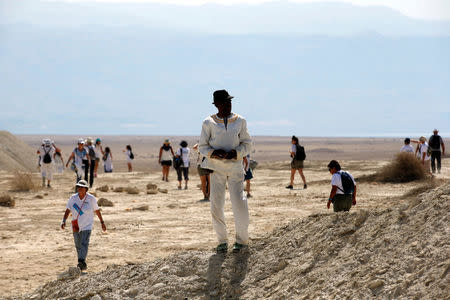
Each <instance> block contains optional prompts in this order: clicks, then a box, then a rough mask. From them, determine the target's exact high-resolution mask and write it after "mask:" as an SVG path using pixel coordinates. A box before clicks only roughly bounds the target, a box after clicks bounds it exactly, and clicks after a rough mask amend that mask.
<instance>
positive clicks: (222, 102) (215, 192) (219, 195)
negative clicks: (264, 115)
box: [199, 90, 252, 253]
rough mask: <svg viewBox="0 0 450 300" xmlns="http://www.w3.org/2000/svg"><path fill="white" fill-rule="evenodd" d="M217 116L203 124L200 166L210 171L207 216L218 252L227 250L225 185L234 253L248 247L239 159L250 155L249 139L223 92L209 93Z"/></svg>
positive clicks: (242, 122)
mask: <svg viewBox="0 0 450 300" xmlns="http://www.w3.org/2000/svg"><path fill="white" fill-rule="evenodd" d="M213 99H214V102H213V104H214V106H215V107H216V108H217V110H218V112H217V114H214V115H212V116H209V117H207V118H206V119H205V120H204V121H203V125H202V132H201V135H200V141H199V149H200V153H201V154H202V155H203V156H204V157H205V160H204V161H203V162H202V164H201V167H202V168H205V169H209V170H212V171H213V173H212V174H211V194H210V200H211V214H212V223H213V228H214V230H215V231H216V235H217V239H218V241H219V245H218V246H217V248H216V251H217V252H218V253H225V252H227V251H228V238H227V227H226V225H225V214H224V204H225V190H226V183H227V182H228V190H229V193H230V200H231V204H232V207H233V216H234V220H235V227H236V242H235V243H234V246H233V252H235V253H238V252H240V251H242V250H245V249H246V248H247V247H248V246H247V245H248V225H249V213H248V204H247V198H245V197H244V195H243V191H244V174H245V172H244V167H243V164H242V162H243V158H244V157H245V156H246V155H247V154H249V153H250V149H251V142H252V140H251V137H250V134H249V133H248V129H247V121H246V120H245V119H244V118H243V117H241V116H240V115H238V114H235V113H232V112H231V108H232V105H231V99H233V97H232V96H230V95H229V94H228V92H227V91H226V90H218V91H215V92H214V93H213Z"/></svg>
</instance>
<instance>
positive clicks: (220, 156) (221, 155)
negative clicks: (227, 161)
mask: <svg viewBox="0 0 450 300" xmlns="http://www.w3.org/2000/svg"><path fill="white" fill-rule="evenodd" d="M226 156H227V152H226V151H225V150H223V149H218V150H214V151H213V153H212V154H211V158H215V159H224V158H225V157H226Z"/></svg>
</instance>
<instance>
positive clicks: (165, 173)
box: [158, 139, 175, 181]
mask: <svg viewBox="0 0 450 300" xmlns="http://www.w3.org/2000/svg"><path fill="white" fill-rule="evenodd" d="M174 155H175V154H174V153H173V149H172V146H170V141H169V140H168V139H166V140H165V141H164V144H163V145H162V146H161V148H160V149H159V158H158V162H159V163H160V164H161V166H162V180H163V181H169V171H170V167H171V166H172V157H174Z"/></svg>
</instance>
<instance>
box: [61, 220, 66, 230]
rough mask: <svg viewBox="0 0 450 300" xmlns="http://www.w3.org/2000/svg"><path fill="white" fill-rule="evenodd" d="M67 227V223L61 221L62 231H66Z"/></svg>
mask: <svg viewBox="0 0 450 300" xmlns="http://www.w3.org/2000/svg"><path fill="white" fill-rule="evenodd" d="M65 227H66V221H61V229H62V230H64V228H65Z"/></svg>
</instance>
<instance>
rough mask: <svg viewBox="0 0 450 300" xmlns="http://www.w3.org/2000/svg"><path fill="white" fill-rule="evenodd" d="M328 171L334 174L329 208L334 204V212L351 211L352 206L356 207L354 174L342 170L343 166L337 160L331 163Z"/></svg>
mask: <svg viewBox="0 0 450 300" xmlns="http://www.w3.org/2000/svg"><path fill="white" fill-rule="evenodd" d="M328 170H329V171H330V173H331V174H332V177H331V192H330V197H329V198H328V203H327V208H328V209H329V208H330V205H331V203H333V210H334V211H335V212H338V211H349V210H350V208H351V207H352V205H356V181H355V179H354V178H353V176H352V174H350V173H349V172H345V171H342V170H341V165H340V164H339V162H337V161H336V160H332V161H330V163H329V164H328Z"/></svg>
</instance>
